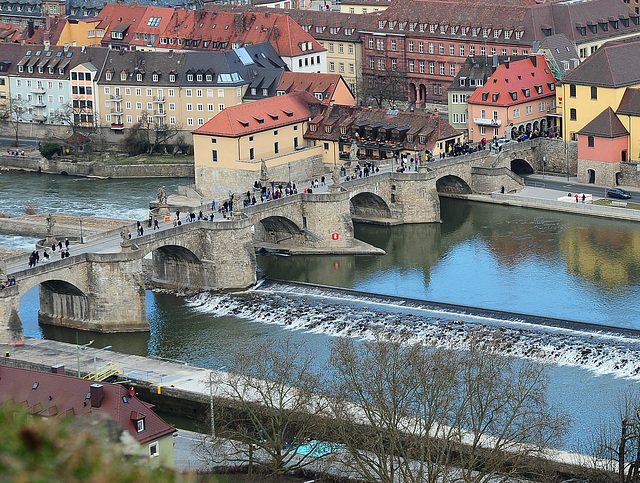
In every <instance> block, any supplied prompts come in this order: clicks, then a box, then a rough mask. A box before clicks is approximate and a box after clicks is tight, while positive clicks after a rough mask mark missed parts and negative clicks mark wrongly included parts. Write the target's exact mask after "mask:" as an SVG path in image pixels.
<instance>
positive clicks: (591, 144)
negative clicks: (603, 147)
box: [587, 136, 595, 148]
mask: <svg viewBox="0 0 640 483" xmlns="http://www.w3.org/2000/svg"><path fill="white" fill-rule="evenodd" d="M587 142H588V146H589V147H590V148H593V147H594V145H595V139H594V137H593V136H588V137H587Z"/></svg>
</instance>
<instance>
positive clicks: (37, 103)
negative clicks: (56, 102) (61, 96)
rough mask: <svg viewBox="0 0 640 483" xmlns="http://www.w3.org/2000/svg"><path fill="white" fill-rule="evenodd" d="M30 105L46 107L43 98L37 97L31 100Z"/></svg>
mask: <svg viewBox="0 0 640 483" xmlns="http://www.w3.org/2000/svg"><path fill="white" fill-rule="evenodd" d="M31 105H32V106H33V107H47V105H46V104H45V102H44V100H40V101H39V100H38V99H34V100H33V101H31Z"/></svg>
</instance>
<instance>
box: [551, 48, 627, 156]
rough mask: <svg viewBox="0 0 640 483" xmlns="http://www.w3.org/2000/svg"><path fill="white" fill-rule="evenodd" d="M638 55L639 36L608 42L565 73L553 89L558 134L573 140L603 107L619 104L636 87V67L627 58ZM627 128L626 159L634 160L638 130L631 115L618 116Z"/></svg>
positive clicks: (616, 106) (615, 107) (612, 106)
mask: <svg viewBox="0 0 640 483" xmlns="http://www.w3.org/2000/svg"><path fill="white" fill-rule="evenodd" d="M639 58H640V38H635V39H633V40H622V41H615V42H609V43H607V44H605V45H604V46H603V47H602V48H601V49H598V50H597V51H596V52H595V53H594V54H593V55H591V56H590V57H588V58H587V59H586V60H585V61H584V62H583V63H582V64H580V65H579V66H578V67H577V68H575V69H574V70H573V71H572V72H570V73H569V74H567V75H566V76H565V77H564V78H563V79H562V83H561V84H560V85H558V87H557V89H556V105H557V109H558V112H561V113H562V136H563V138H564V139H567V140H577V132H578V131H580V130H581V129H582V128H583V127H584V126H586V125H587V124H588V123H590V122H591V121H592V120H593V119H595V118H596V117H597V116H598V115H599V114H601V113H602V112H603V111H604V110H605V109H606V108H608V107H610V108H612V109H613V110H614V111H616V110H617V109H618V107H619V106H620V102H621V101H622V98H623V96H624V95H625V92H626V90H627V89H628V88H634V87H635V88H638V87H640V71H638V69H634V68H630V65H629V59H639ZM619 117H620V121H621V122H622V124H623V125H624V127H625V128H626V129H627V130H628V131H629V132H630V135H631V139H630V149H629V158H628V159H629V160H631V159H634V160H638V159H639V158H640V153H639V152H638V149H636V148H633V149H631V148H632V146H638V143H639V142H640V131H638V129H637V128H636V129H635V131H634V129H633V127H634V126H631V125H630V123H631V117H629V116H619Z"/></svg>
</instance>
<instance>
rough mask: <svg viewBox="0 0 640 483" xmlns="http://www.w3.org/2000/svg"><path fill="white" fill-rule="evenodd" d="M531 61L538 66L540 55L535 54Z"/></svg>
mask: <svg viewBox="0 0 640 483" xmlns="http://www.w3.org/2000/svg"><path fill="white" fill-rule="evenodd" d="M531 63H532V64H533V66H534V67H538V56H537V55H533V56H532V57H531Z"/></svg>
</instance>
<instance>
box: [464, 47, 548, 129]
mask: <svg viewBox="0 0 640 483" xmlns="http://www.w3.org/2000/svg"><path fill="white" fill-rule="evenodd" d="M555 82H556V81H555V78H554V77H553V74H552V73H551V69H550V67H549V65H548V64H547V61H546V60H545V58H544V56H542V55H538V56H532V57H529V58H527V59H524V60H518V61H515V62H505V63H504V64H502V65H501V66H499V67H498V68H497V69H496V71H495V72H494V73H493V74H492V75H491V77H489V79H488V80H487V82H486V83H485V84H484V85H483V86H481V87H478V88H477V89H476V90H475V91H474V93H473V94H472V95H471V97H469V99H468V100H467V104H468V112H469V116H468V121H467V122H468V126H469V140H470V141H472V142H479V141H481V140H482V139H483V138H484V139H488V140H490V139H495V138H501V137H505V138H515V137H517V136H518V135H519V134H523V133H535V132H538V133H539V132H546V131H548V130H550V129H553V128H554V127H555V117H552V116H550V115H549V114H551V113H555Z"/></svg>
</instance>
